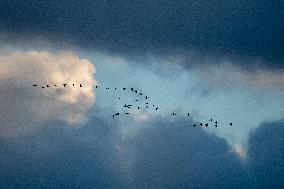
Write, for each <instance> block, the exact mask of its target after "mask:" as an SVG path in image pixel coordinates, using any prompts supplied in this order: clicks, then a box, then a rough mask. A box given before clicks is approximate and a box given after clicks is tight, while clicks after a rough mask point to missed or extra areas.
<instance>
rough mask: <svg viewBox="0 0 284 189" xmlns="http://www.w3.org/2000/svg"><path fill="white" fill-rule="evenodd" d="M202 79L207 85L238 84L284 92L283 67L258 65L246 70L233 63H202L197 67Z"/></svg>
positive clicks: (262, 89) (224, 85) (228, 86)
mask: <svg viewBox="0 0 284 189" xmlns="http://www.w3.org/2000/svg"><path fill="white" fill-rule="evenodd" d="M195 70H196V71H197V72H198V73H199V75H200V79H201V83H202V82H203V83H207V86H208V87H209V86H211V88H213V87H223V88H224V87H227V88H232V87H236V86H241V87H245V88H247V89H251V88H253V89H255V90H260V91H266V92H267V91H274V92H284V86H283V83H284V71H283V70H282V69H278V70H270V69H265V68H261V67H256V68H255V69H254V70H253V71H248V70H245V69H243V68H241V67H239V66H236V65H234V64H233V63H228V62H223V63H220V64H212V65H208V64H207V65H200V66H198V68H197V69H195Z"/></svg>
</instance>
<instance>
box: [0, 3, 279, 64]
mask: <svg viewBox="0 0 284 189" xmlns="http://www.w3.org/2000/svg"><path fill="white" fill-rule="evenodd" d="M0 8H1V10H2V11H1V12H0V25H1V28H0V31H1V33H5V35H7V36H8V37H7V38H6V39H4V37H2V38H3V39H2V40H8V41H9V40H14V38H15V37H16V38H19V36H22V38H31V39H33V38H34V37H35V36H37V37H40V38H44V39H47V40H50V41H52V43H55V44H57V45H61V44H62V43H66V44H72V45H78V46H80V47H83V48H95V49H98V50H103V51H108V52H111V53H125V54H128V55H131V54H132V55H137V54H144V53H148V52H150V53H157V54H159V53H161V54H165V53H168V52H172V51H174V52H179V51H182V52H183V51H188V50H190V51H192V52H196V53H197V54H201V55H202V56H213V57H233V58H237V59H240V60H244V61H247V59H250V58H252V59H254V58H255V59H260V60H263V61H264V62H265V64H266V65H267V66H269V67H273V68H283V60H284V56H283V55H284V53H283V49H284V48H283V47H284V41H283V40H284V25H283V16H284V15H283V11H282V10H283V8H284V6H283V3H282V2H281V1H276V0H272V1H265V0H260V1H257V2H256V1H245V0H239V1H222V2H220V1H215V0H213V1H202V0H198V1H185V0H181V1H177V2H176V1H167V0H158V1H130V0H125V1H104V0H100V1H90V0H88V1H80V0H76V1H75V0H71V1H70V0H69V1H35V0H31V1H7V0H4V1H1V2H0ZM9 36H10V37H9ZM21 40H22V39H21ZM21 40H19V41H21ZM247 62H249V61H247ZM244 64H246V63H244Z"/></svg>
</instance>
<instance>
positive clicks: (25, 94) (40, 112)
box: [0, 51, 96, 134]
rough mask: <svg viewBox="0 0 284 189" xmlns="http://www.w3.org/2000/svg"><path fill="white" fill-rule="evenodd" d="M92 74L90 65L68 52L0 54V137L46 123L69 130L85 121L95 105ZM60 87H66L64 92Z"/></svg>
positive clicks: (92, 66) (91, 65) (92, 70)
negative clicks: (58, 122)
mask: <svg viewBox="0 0 284 189" xmlns="http://www.w3.org/2000/svg"><path fill="white" fill-rule="evenodd" d="M94 73H95V67H94V65H93V64H92V63H90V62H89V61H88V60H87V59H80V58H79V57H78V56H76V55H75V54H74V53H71V52H61V53H56V54H55V53H50V52H47V51H43V52H37V51H29V52H12V53H10V54H5V55H3V54H2V55H1V56H0V88H1V92H0V101H1V105H0V115H1V116H0V117H1V119H0V125H1V127H0V130H1V134H15V133H16V132H24V131H25V130H28V129H30V128H33V127H34V126H36V125H38V124H41V123H42V122H44V121H47V120H61V121H64V122H66V123H67V124H68V125H71V126H74V125H78V124H79V123H80V122H82V121H84V120H86V113H87V111H88V109H89V108H90V107H91V106H92V105H93V104H94V102H95V95H94V90H93V86H94V85H95V84H96V81H95V80H94ZM63 83H67V84H68V86H67V87H66V88H64V87H63V85H62V84H63ZM73 83H74V85H75V86H74V87H73V86H72V84H73ZM33 84H37V85H38V86H37V87H33V86H32V85H33ZM47 84H49V85H50V87H49V88H47V87H46V85H47ZM54 84H56V85H57V86H56V87H55V86H54ZM80 84H82V87H79V85H80ZM42 86H45V88H41V87H42Z"/></svg>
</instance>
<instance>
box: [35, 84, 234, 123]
mask: <svg viewBox="0 0 284 189" xmlns="http://www.w3.org/2000/svg"><path fill="white" fill-rule="evenodd" d="M33 86H34V87H37V86H38V85H36V84H33ZM57 86H60V85H57V84H53V85H46V86H41V88H45V87H46V88H49V87H57ZM62 86H63V87H64V88H65V87H67V86H68V84H66V83H63V84H62ZM71 86H72V87H75V84H72V85H71ZM78 86H79V87H83V86H82V84H79V85H78ZM99 87H100V86H99V85H96V88H97V89H98V88H99ZM105 90H110V88H109V87H106V88H105ZM114 90H117V88H114ZM121 90H123V91H127V88H122V89H121ZM130 91H132V92H133V93H136V94H137V95H139V96H140V97H143V98H144V97H145V99H146V100H148V99H149V96H147V95H143V93H142V92H140V91H138V90H137V89H134V88H130ZM118 99H120V98H118ZM135 101H136V102H137V101H139V100H138V99H136V100H135ZM144 106H145V108H147V109H150V107H153V110H155V111H158V110H159V107H158V106H157V105H155V104H150V103H149V102H146V103H145V105H144ZM123 108H127V109H131V108H132V109H133V108H134V106H133V105H132V104H124V106H123ZM141 108H142V106H137V109H138V110H139V109H141ZM125 114H126V115H129V114H130V112H126V113H125ZM120 115H122V113H119V112H117V113H115V114H113V115H112V118H115V117H117V116H120ZM176 115H177V114H176V113H175V112H173V113H171V114H170V116H176ZM187 116H188V117H189V113H187ZM208 121H209V122H207V123H199V124H192V127H197V126H200V127H202V126H204V127H208V126H209V123H211V125H212V124H213V126H215V127H218V121H217V120H213V119H212V118H211V119H209V120H208ZM229 125H230V126H233V123H231V122H230V123H229ZM186 127H187V126H185V128H186Z"/></svg>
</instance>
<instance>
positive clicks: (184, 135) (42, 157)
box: [0, 118, 284, 188]
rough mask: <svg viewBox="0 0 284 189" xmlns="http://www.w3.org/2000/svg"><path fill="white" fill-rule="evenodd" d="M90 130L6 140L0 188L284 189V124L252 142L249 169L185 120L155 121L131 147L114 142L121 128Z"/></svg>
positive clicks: (51, 130)
mask: <svg viewBox="0 0 284 189" xmlns="http://www.w3.org/2000/svg"><path fill="white" fill-rule="evenodd" d="M91 123H93V124H89V125H88V126H87V127H85V128H84V129H80V128H79V129H72V128H65V127H63V126H60V125H61V123H53V124H48V126H47V127H45V128H42V129H38V130H37V131H36V132H35V133H33V134H31V135H29V136H23V137H19V138H16V139H15V138H14V139H4V138H1V139H0V149H1V153H0V162H1V169H0V170H1V178H0V183H1V188H82V187H83V188H189V187H190V188H283V186H284V174H283V173H284V158H283V157H284V149H283V146H284V140H283V136H284V127H283V126H284V122H283V121H282V122H277V123H266V124H264V125H263V126H261V127H260V128H258V129H257V130H256V131H255V132H254V133H253V134H252V135H251V137H250V140H249V151H248V158H247V160H246V161H245V162H242V160H240V159H239V158H237V157H236V156H234V154H232V153H231V152H230V149H229V147H228V145H227V143H226V142H225V141H224V140H223V139H220V138H218V137H216V136H214V135H212V134H208V133H207V132H205V131H203V130H202V129H198V128H195V129H185V128H184V127H182V126H181V125H183V123H184V122H183V120H181V121H177V122H174V123H169V122H166V121H165V122H164V121H156V122H154V123H153V124H154V125H153V127H150V128H148V129H143V130H141V132H140V133H139V135H138V136H136V137H135V138H133V139H130V140H127V141H120V140H113V138H115V134H116V128H117V127H118V125H116V124H112V125H108V124H106V123H105V122H103V121H102V120H101V119H98V118H93V119H92V121H91ZM94 124H95V125H96V126H94ZM116 144H122V145H123V147H124V148H125V149H127V150H128V149H134V151H130V150H129V151H126V152H125V153H126V154H125V159H124V160H125V161H126V162H127V161H133V160H134V161H133V162H135V163H134V164H133V167H132V168H131V169H130V170H131V171H127V170H124V169H119V167H120V166H119V165H118V164H119V163H120V161H119V157H118V156H117V154H116V153H115V147H114V146H115V145H116ZM133 152H134V155H129V154H128V153H133ZM130 157H131V158H130Z"/></svg>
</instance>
